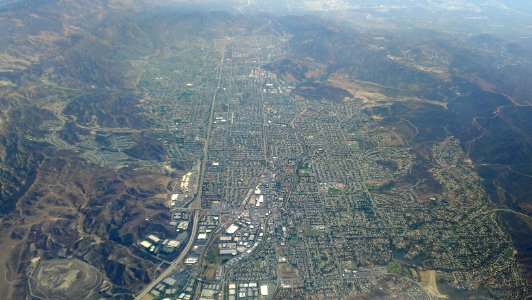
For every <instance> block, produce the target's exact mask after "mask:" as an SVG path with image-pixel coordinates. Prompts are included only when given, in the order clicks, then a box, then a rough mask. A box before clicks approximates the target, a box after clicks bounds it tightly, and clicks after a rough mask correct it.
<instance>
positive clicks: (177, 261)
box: [135, 210, 200, 300]
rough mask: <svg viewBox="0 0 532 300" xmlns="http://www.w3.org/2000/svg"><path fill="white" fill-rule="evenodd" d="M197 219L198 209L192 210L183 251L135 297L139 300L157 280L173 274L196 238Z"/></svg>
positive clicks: (156, 283)
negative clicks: (190, 228) (190, 226)
mask: <svg viewBox="0 0 532 300" xmlns="http://www.w3.org/2000/svg"><path fill="white" fill-rule="evenodd" d="M199 219H200V217H199V210H196V211H195V212H194V221H193V224H192V233H191V234H190V238H189V239H188V243H187V245H186V246H185V248H184V249H183V251H181V254H180V255H179V256H178V257H177V258H176V259H175V260H174V261H172V264H170V266H169V267H168V268H166V270H164V271H163V272H162V273H161V275H159V277H157V278H156V279H155V280H153V281H152V282H151V283H150V284H148V285H147V286H146V287H145V288H144V289H143V290H142V292H140V293H139V294H138V295H137V297H135V299H139V300H140V299H143V298H144V297H145V296H146V295H147V294H148V293H149V292H150V290H151V289H153V288H154V287H155V286H157V285H158V284H159V282H161V281H162V280H164V279H165V278H166V277H168V276H170V275H172V274H173V272H174V271H175V268H176V267H177V266H178V265H179V264H180V263H181V261H182V260H183V259H184V258H185V256H187V254H188V251H190V248H192V245H194V241H195V240H196V233H197V231H198V222H199Z"/></svg>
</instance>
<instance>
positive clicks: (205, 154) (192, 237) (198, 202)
mask: <svg viewBox="0 0 532 300" xmlns="http://www.w3.org/2000/svg"><path fill="white" fill-rule="evenodd" d="M224 57H225V47H224V49H223V50H222V57H221V58H220V67H219V70H218V82H217V85H216V89H215V90H214V94H213V96H212V103H211V112H210V114H209V123H208V125H207V137H206V139H205V145H204V147H203V160H202V162H201V167H200V168H201V169H200V178H199V179H200V180H199V183H198V192H197V193H196V199H195V200H194V201H193V202H191V205H190V208H196V210H195V211H194V220H193V224H192V233H191V234H190V238H189V239H188V243H187V245H186V246H185V248H184V249H183V251H181V254H180V255H179V256H178V257H177V258H176V259H175V260H174V261H173V262H172V264H171V265H170V266H169V267H168V268H166V270H164V271H163V272H162V273H161V275H159V277H157V278H156V279H155V280H153V281H152V282H151V283H150V284H148V285H147V286H146V287H145V288H144V289H143V290H142V291H141V292H140V293H139V294H138V295H137V297H136V298H135V299H143V298H144V297H146V295H147V294H148V293H149V292H150V290H151V289H153V288H154V287H155V286H157V285H158V284H159V282H161V281H162V280H164V279H165V278H166V277H168V276H170V275H172V274H173V273H174V271H175V268H176V267H177V266H178V265H179V264H180V263H181V261H182V260H183V259H184V258H185V256H187V254H188V252H189V251H190V248H192V245H194V241H195V240H196V233H197V231H198V222H199V212H200V209H201V192H202V186H203V177H204V175H205V167H206V163H207V160H208V159H209V155H208V153H209V151H208V150H209V138H210V135H211V131H212V123H213V119H214V108H215V103H216V96H217V95H218V91H219V90H220V88H221V81H222V68H223V63H224ZM194 204H195V205H194Z"/></svg>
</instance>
